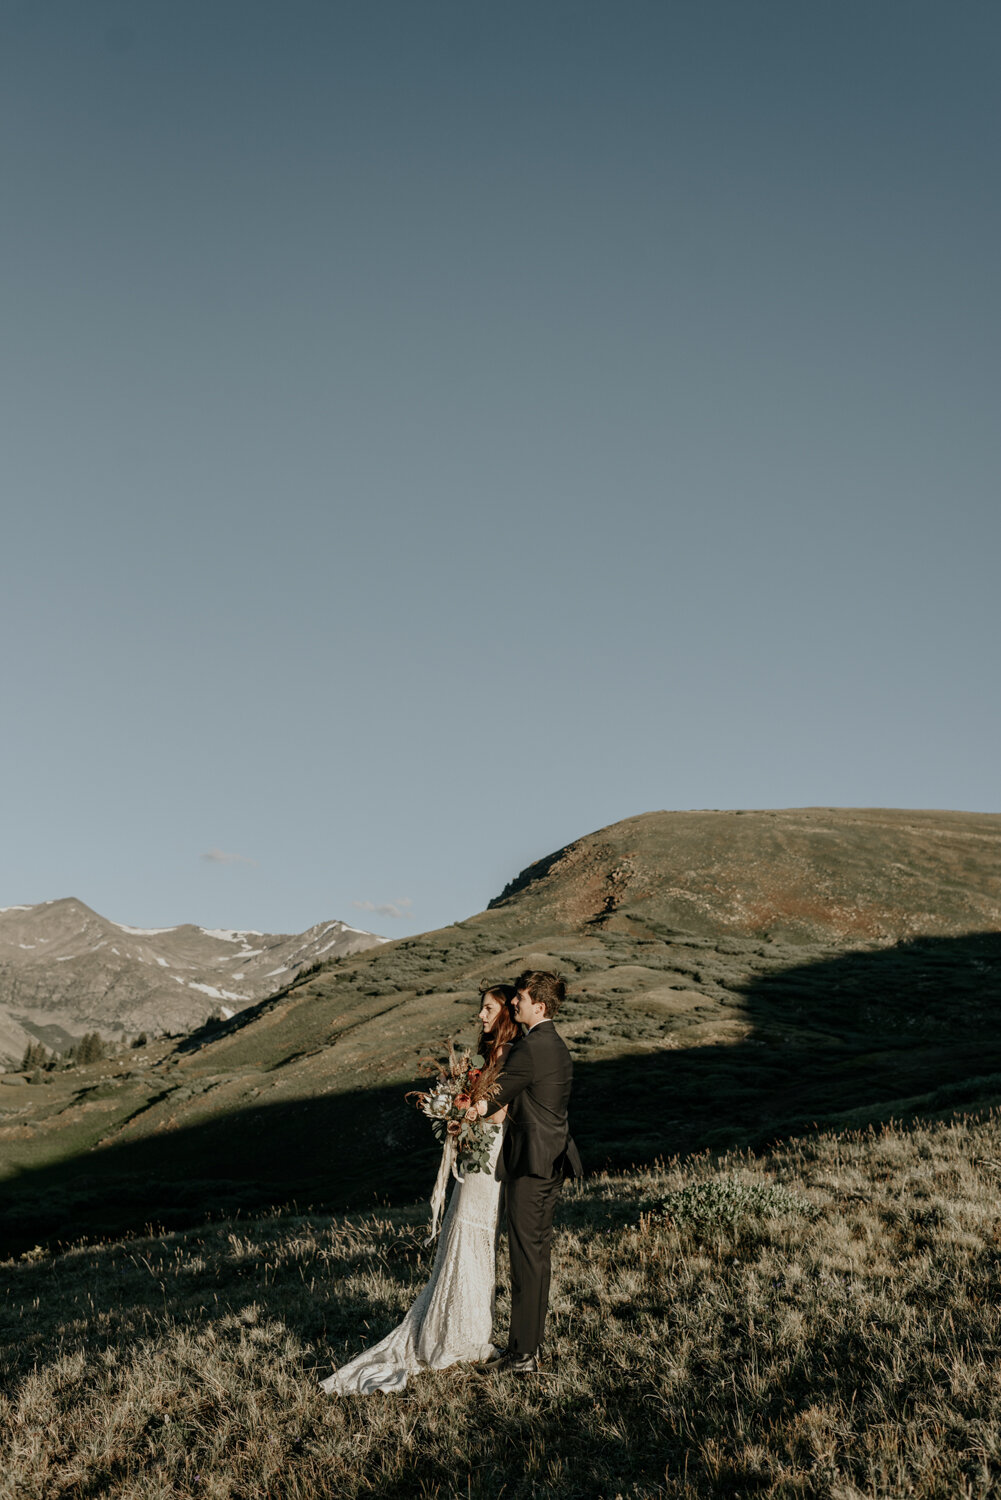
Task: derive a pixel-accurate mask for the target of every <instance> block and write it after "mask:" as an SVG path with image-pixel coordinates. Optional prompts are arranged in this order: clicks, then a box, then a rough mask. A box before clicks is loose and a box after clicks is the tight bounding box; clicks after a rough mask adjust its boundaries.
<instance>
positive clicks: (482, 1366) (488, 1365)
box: [473, 1349, 509, 1372]
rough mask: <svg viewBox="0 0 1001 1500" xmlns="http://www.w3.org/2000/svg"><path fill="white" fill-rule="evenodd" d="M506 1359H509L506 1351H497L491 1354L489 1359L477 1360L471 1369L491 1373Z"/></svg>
mask: <svg viewBox="0 0 1001 1500" xmlns="http://www.w3.org/2000/svg"><path fill="white" fill-rule="evenodd" d="M507 1358H509V1355H508V1351H507V1350H506V1349H498V1350H497V1353H496V1354H491V1356H490V1358H489V1359H481V1360H478V1361H477V1362H476V1364H475V1365H474V1366H473V1369H474V1370H480V1371H484V1372H486V1371H487V1370H489V1371H491V1372H492V1371H494V1370H496V1368H497V1366H498V1365H499V1364H500V1363H501V1361H502V1360H504V1359H507Z"/></svg>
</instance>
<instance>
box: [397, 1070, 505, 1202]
mask: <svg viewBox="0 0 1001 1500" xmlns="http://www.w3.org/2000/svg"><path fill="white" fill-rule="evenodd" d="M425 1061H426V1062H427V1063H428V1064H429V1065H430V1066H431V1067H435V1068H437V1069H438V1074H437V1077H436V1078H435V1080H434V1082H433V1083H432V1085H431V1087H430V1088H429V1089H426V1090H424V1091H423V1092H414V1093H413V1094H408V1095H407V1098H408V1099H411V1098H412V1099H413V1100H414V1101H415V1103H416V1105H417V1108H418V1109H419V1110H420V1111H421V1113H422V1114H425V1115H427V1117H428V1119H429V1120H430V1121H431V1128H432V1130H433V1131H434V1133H435V1137H436V1138H437V1139H438V1140H439V1141H441V1142H442V1143H443V1144H445V1145H447V1144H448V1142H449V1140H451V1141H452V1143H453V1145H454V1148H455V1154H456V1156H457V1157H458V1161H459V1165H460V1166H461V1167H462V1169H463V1171H464V1172H483V1171H485V1170H486V1166H487V1161H488V1159H489V1156H490V1146H491V1142H492V1139H493V1131H494V1129H495V1128H496V1127H494V1126H492V1125H491V1126H487V1125H486V1123H485V1122H484V1120H483V1119H482V1118H481V1117H477V1118H476V1119H475V1120H467V1119H466V1111H467V1110H468V1109H470V1108H472V1106H473V1105H474V1104H476V1103H477V1102H478V1100H480V1099H483V1098H486V1097H487V1096H488V1095H489V1094H491V1093H492V1092H493V1090H492V1089H486V1090H485V1089H484V1088H483V1087H482V1085H481V1082H480V1080H481V1078H482V1077H483V1068H484V1066H485V1064H484V1060H483V1058H482V1057H481V1056H480V1054H479V1053H478V1052H471V1051H470V1049H469V1048H468V1047H466V1048H464V1049H463V1050H462V1051H461V1052H460V1051H458V1050H457V1049H456V1046H455V1044H454V1042H449V1044H448V1060H447V1062H443V1063H438V1062H436V1061H435V1059H433V1058H427V1059H425ZM455 1175H456V1176H458V1175H459V1174H458V1173H456V1174H455Z"/></svg>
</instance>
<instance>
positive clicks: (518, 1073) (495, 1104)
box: [486, 1046, 533, 1119]
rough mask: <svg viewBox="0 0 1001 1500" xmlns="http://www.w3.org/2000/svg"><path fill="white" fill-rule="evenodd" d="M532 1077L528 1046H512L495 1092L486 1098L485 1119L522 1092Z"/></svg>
mask: <svg viewBox="0 0 1001 1500" xmlns="http://www.w3.org/2000/svg"><path fill="white" fill-rule="evenodd" d="M532 1077H533V1072H532V1058H531V1055H530V1053H529V1051H528V1048H527V1047H524V1046H523V1047H512V1049H511V1052H510V1053H509V1055H508V1057H507V1059H506V1061H505V1063H504V1067H503V1069H502V1070H501V1073H500V1076H499V1077H498V1079H497V1084H496V1088H497V1092H496V1093H495V1094H492V1095H491V1096H490V1098H489V1099H488V1100H487V1108H486V1117H487V1119H489V1118H490V1116H491V1115H494V1114H496V1113H497V1111H498V1110H499V1109H503V1108H504V1106H505V1105H507V1104H510V1103H511V1100H512V1099H516V1098H517V1097H518V1095H519V1094H521V1093H523V1092H524V1090H525V1089H527V1088H528V1085H529V1084H530V1083H531V1081H532Z"/></svg>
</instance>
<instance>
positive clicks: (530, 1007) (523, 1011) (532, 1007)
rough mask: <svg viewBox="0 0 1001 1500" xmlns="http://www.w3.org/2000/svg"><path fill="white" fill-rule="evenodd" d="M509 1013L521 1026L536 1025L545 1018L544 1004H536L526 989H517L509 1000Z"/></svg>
mask: <svg viewBox="0 0 1001 1500" xmlns="http://www.w3.org/2000/svg"><path fill="white" fill-rule="evenodd" d="M511 1014H512V1015H513V1016H514V1019H515V1020H516V1021H520V1022H521V1024H522V1026H536V1025H538V1023H539V1022H540V1021H544V1020H545V1019H546V1007H545V1005H537V1004H536V1002H535V1001H534V1000H533V999H532V997H531V995H530V994H529V993H528V991H527V990H519V991H518V993H517V994H516V995H515V997H514V999H513V1000H512V1001H511Z"/></svg>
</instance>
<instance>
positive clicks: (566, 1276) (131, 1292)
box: [0, 1116, 1001, 1500]
mask: <svg viewBox="0 0 1001 1500" xmlns="http://www.w3.org/2000/svg"><path fill="white" fill-rule="evenodd" d="M999 1180H1001V1120H999V1119H998V1118H997V1116H991V1117H989V1118H986V1119H983V1120H980V1121H977V1120H973V1119H965V1120H959V1121H954V1122H943V1123H940V1124H937V1125H934V1124H933V1125H927V1126H924V1127H919V1128H913V1129H910V1130H904V1129H900V1128H891V1129H886V1130H882V1131H876V1132H871V1131H870V1132H848V1133H831V1132H827V1133H822V1134H819V1135H817V1134H815V1135H812V1136H811V1137H809V1138H807V1139H801V1140H790V1141H789V1142H787V1143H786V1144H784V1145H783V1146H781V1147H779V1148H777V1149H775V1150H773V1151H771V1152H768V1153H765V1154H760V1155H752V1154H743V1155H738V1156H729V1157H726V1156H724V1157H721V1158H718V1159H714V1158H712V1157H711V1156H708V1155H701V1156H699V1157H696V1158H694V1159H692V1160H689V1161H688V1162H685V1163H670V1164H668V1165H666V1166H663V1165H662V1166H653V1167H649V1168H646V1169H644V1170H641V1171H636V1172H629V1173H621V1174H613V1175H605V1176H600V1177H598V1178H597V1179H595V1180H593V1181H592V1182H591V1183H590V1184H588V1185H587V1186H586V1188H584V1189H583V1190H581V1189H578V1188H574V1189H572V1190H570V1191H568V1193H567V1194H566V1196H565V1198H564V1202H563V1204H562V1205H561V1208H560V1211H559V1217H558V1235H557V1241H556V1247H555V1259H554V1284H553V1298H552V1317H551V1325H550V1357H549V1361H548V1374H547V1375H546V1377H545V1378H540V1379H536V1380H532V1381H526V1382H521V1383H519V1382H518V1381H517V1380H516V1379H514V1378H513V1377H507V1378H501V1379H499V1380H495V1381H494V1382H492V1383H484V1382H482V1381H479V1380H477V1379H475V1378H473V1377H471V1376H470V1374H469V1372H468V1371H467V1370H466V1369H464V1368H462V1367H458V1368H454V1369H452V1370H449V1371H444V1372H441V1373H438V1374H430V1373H429V1374H426V1375H423V1376H420V1377H418V1378H417V1379H416V1380H414V1381H412V1382H411V1384H410V1386H409V1387H408V1389H407V1391H406V1392H405V1393H403V1394H402V1395H397V1396H390V1397H381V1396H374V1397H368V1398H365V1397H362V1398H357V1397H352V1398H344V1399H336V1398H335V1399H329V1398H327V1397H324V1396H322V1395H321V1394H320V1393H319V1392H318V1390H317V1382H318V1380H319V1379H320V1378H322V1377H323V1376H324V1375H325V1374H327V1373H328V1371H329V1369H330V1367H331V1363H332V1362H341V1361H343V1360H344V1359H345V1358H347V1357H349V1356H350V1355H352V1354H353V1353H354V1352H356V1351H357V1349H358V1348H359V1347H360V1346H361V1345H362V1344H364V1343H367V1342H371V1341H374V1340H376V1339H378V1338H379V1337H381V1336H382V1334H383V1333H385V1332H386V1331H387V1330H388V1329H389V1328H390V1327H391V1326H393V1325H394V1324H395V1323H396V1322H397V1321H398V1320H399V1318H400V1316H401V1314H402V1312H403V1311H404V1310H405V1309H406V1307H407V1306H408V1305H409V1303H410V1302H411V1300H412V1298H413V1296H414V1293H415V1289H416V1288H417V1287H418V1286H419V1285H420V1284H421V1283H422V1282H423V1280H424V1278H425V1277H426V1275H427V1268H428V1267H427V1258H426V1255H425V1254H424V1253H422V1252H421V1251H420V1249H419V1248H418V1247H419V1230H420V1227H421V1222H422V1214H421V1212H420V1211H418V1210H416V1209H409V1210H397V1211H385V1210H382V1211H378V1212H376V1213H374V1214H372V1215H369V1216H358V1217H355V1218H352V1219H346V1220H340V1221H337V1220H334V1221H332V1220H331V1219H329V1218H328V1217H325V1216H316V1215H304V1214H289V1215H285V1216H282V1217H279V1218H263V1219H247V1220H239V1221H235V1222H220V1223H215V1224H212V1225H206V1226H201V1227H199V1228H197V1229H192V1230H190V1231H187V1232H177V1233H172V1234H166V1235H155V1236H151V1237H149V1238H146V1239H139V1240H129V1241H127V1242H125V1243H117V1244H116V1243H106V1244H101V1245H97V1246H90V1247H79V1248H76V1249H72V1250H69V1251H66V1252H63V1253H61V1254H58V1255H54V1256H53V1255H50V1254H47V1253H44V1252H41V1251H37V1252H32V1253H29V1254H27V1255H24V1256H22V1257H21V1258H20V1259H17V1260H13V1261H8V1262H7V1263H6V1264H4V1265H2V1266H0V1285H2V1287H3V1289H4V1292H5V1296H4V1298H3V1300H2V1309H3V1310H2V1312H0V1335H2V1340H3V1343H2V1354H0V1359H2V1373H3V1381H2V1391H3V1394H2V1395H0V1445H2V1451H3V1453H4V1455H5V1461H4V1465H3V1469H2V1473H0V1500H15V1497H16V1500H90V1497H97V1496H104V1495H115V1496H122V1497H129V1500H165V1497H181V1496H183V1497H195V1496H204V1497H211V1500H261V1497H265V1496H267V1497H273V1500H278V1497H281V1500H285V1497H288V1500H292V1497H296V1500H320V1497H327V1496H332V1495H336V1496H338V1497H345V1500H350V1497H361V1496H380V1497H386V1500H389V1497H392V1500H411V1497H414V1496H424V1497H432V1496H434V1497H441V1500H445V1497H449V1500H453V1497H454V1500H458V1497H460V1496H461V1497H483V1500H496V1497H498V1496H504V1500H529V1497H541V1496H545V1497H547V1500H589V1497H594V1500H598V1497H601V1500H616V1497H621V1500H627V1497H628V1500H702V1497H715V1496H730V1497H733V1500H743V1497H750V1496H759V1497H762V1500H794V1497H795V1500H803V1497H817V1500H821V1497H824V1500H863V1497H866V1500H883V1497H885V1500H897V1497H900V1496H905V1495H906V1496H913V1497H915V1500H955V1497H958V1496H963V1497H976V1496H984V1497H986V1496H989V1495H992V1494H996V1493H997V1491H998V1487H999V1486H1001V1441H999V1433H1001V1393H999V1386H998V1380H997V1373H996V1364H997V1360H996V1355H997V1350H998V1347H999V1341H1001V1313H999V1308H998V1299H997V1284H998V1276H999V1272H1001V1219H999V1217H998V1202H997V1190H998V1182H999ZM501 1275H502V1285H503V1284H505V1281H504V1278H505V1269H504V1267H503V1264H502V1270H501ZM504 1303H505V1299H504V1297H503V1296H502V1298H501V1305H500V1308H499V1326H500V1328H501V1329H502V1328H503V1327H504V1323H505V1318H506V1307H505V1305H504Z"/></svg>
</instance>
